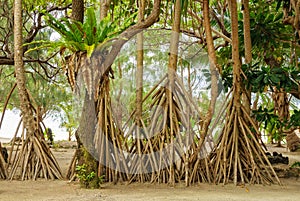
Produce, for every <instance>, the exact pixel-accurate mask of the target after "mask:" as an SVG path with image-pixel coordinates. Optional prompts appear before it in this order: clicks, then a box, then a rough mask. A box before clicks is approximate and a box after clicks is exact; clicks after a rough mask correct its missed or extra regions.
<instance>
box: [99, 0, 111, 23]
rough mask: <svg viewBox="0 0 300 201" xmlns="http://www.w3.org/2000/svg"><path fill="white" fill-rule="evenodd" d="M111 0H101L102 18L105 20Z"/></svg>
mask: <svg viewBox="0 0 300 201" xmlns="http://www.w3.org/2000/svg"><path fill="white" fill-rule="evenodd" d="M109 5H110V0H100V20H103V19H104V18H105V17H106V16H107V13H108V10H109Z"/></svg>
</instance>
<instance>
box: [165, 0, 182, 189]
mask: <svg viewBox="0 0 300 201" xmlns="http://www.w3.org/2000/svg"><path fill="white" fill-rule="evenodd" d="M174 7H175V8H174V18H173V25H172V32H171V42H170V55H169V63H168V78H169V86H168V87H169V88H168V91H167V100H168V102H169V103H168V105H169V114H168V115H169V118H171V119H172V116H173V108H172V107H173V106H174V103H173V90H174V84H175V74H176V70H177V60H178V45H179V33H180V21H181V1H180V0H176V2H175V5H174ZM174 126H175V125H173V121H172V120H171V121H170V128H171V129H170V130H171V133H170V136H171V145H173V141H174V139H173V135H174V133H173V132H174V131H173V128H174ZM170 156H171V158H170V161H171V164H170V178H169V183H170V184H172V185H174V184H175V178H174V164H172V162H175V161H174V147H173V146H172V148H171V151H170Z"/></svg>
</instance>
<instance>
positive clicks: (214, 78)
mask: <svg viewBox="0 0 300 201" xmlns="http://www.w3.org/2000/svg"><path fill="white" fill-rule="evenodd" d="M203 18H204V28H205V33H206V43H207V50H208V57H209V68H210V72H211V101H210V103H209V108H208V111H207V114H206V116H205V120H204V123H203V128H202V130H203V133H204V134H205V135H206V133H207V130H208V126H209V124H210V122H211V119H212V116H213V114H214V110H215V105H216V101H217V97H218V71H217V69H218V68H217V67H218V63H217V57H216V52H215V47H214V41H213V37H212V31H211V26H210V17H209V0H204V1H203Z"/></svg>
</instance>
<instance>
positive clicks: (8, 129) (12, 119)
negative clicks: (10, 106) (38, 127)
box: [0, 110, 68, 141]
mask: <svg viewBox="0 0 300 201" xmlns="http://www.w3.org/2000/svg"><path fill="white" fill-rule="evenodd" d="M1 117H2V113H0V118H1ZM19 121H20V115H19V113H17V112H16V111H11V110H6V112H5V116H4V121H3V123H2V125H1V128H0V137H2V138H13V137H14V134H15V132H16V129H17V126H18V123H19ZM44 123H45V125H46V126H47V127H48V128H51V130H52V131H53V134H54V140H55V141H57V140H68V133H67V132H66V130H65V129H64V128H60V127H59V125H60V122H58V121H57V120H55V119H52V118H51V117H49V118H46V119H45V121H44ZM21 130H22V129H20V130H19V134H18V136H20V135H21Z"/></svg>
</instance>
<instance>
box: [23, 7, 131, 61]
mask: <svg viewBox="0 0 300 201" xmlns="http://www.w3.org/2000/svg"><path fill="white" fill-rule="evenodd" d="M135 16H136V14H133V15H131V16H130V17H128V18H127V20H126V21H125V22H123V23H122V25H121V26H120V25H119V24H118V23H119V22H118V21H111V20H110V18H109V16H108V17H106V18H105V19H103V20H101V21H100V22H99V23H98V21H97V19H96V14H95V9H94V8H92V7H90V8H88V9H87V10H86V17H85V21H84V23H83V24H82V23H80V22H78V21H74V20H70V19H67V18H61V19H56V18H55V17H54V16H52V15H51V14H49V13H45V20H46V22H47V24H48V25H49V26H50V27H51V28H52V29H54V30H55V31H56V32H57V33H59V34H60V36H61V40H59V41H34V42H32V43H29V44H25V45H34V47H32V48H30V49H29V50H28V51H27V52H31V51H34V50H38V49H43V48H46V47H48V48H50V49H57V48H58V47H59V48H60V50H61V51H62V50H64V49H68V50H69V51H71V52H77V51H84V52H87V54H88V56H91V54H92V52H93V51H94V49H95V47H97V48H104V45H105V44H106V43H107V42H108V41H111V40H114V39H116V38H117V37H118V35H119V34H120V33H121V32H122V31H124V30H125V29H126V28H127V27H129V26H130V25H131V24H132V19H133V18H135ZM36 44H40V45H39V46H35V45H36Z"/></svg>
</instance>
